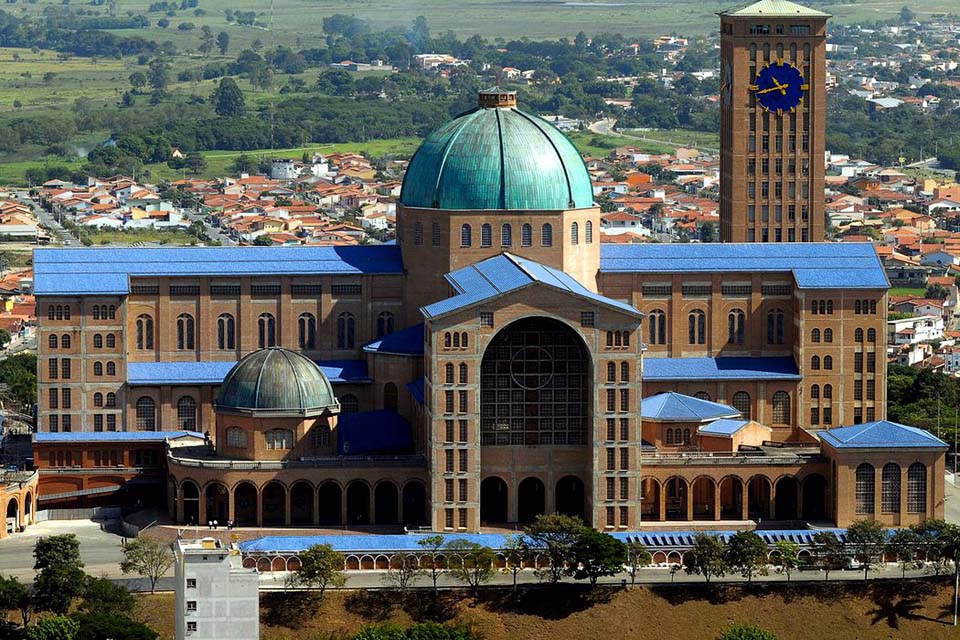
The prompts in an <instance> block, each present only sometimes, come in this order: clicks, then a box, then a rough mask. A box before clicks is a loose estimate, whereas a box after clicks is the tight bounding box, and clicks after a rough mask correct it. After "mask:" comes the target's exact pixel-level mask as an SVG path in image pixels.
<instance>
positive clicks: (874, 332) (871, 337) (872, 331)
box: [867, 329, 877, 342]
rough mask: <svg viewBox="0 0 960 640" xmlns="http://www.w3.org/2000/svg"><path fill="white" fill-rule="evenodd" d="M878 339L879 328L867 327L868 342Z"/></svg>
mask: <svg viewBox="0 0 960 640" xmlns="http://www.w3.org/2000/svg"><path fill="white" fill-rule="evenodd" d="M876 341H877V330H876V329H867V342H876Z"/></svg>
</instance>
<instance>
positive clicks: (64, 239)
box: [17, 191, 80, 247]
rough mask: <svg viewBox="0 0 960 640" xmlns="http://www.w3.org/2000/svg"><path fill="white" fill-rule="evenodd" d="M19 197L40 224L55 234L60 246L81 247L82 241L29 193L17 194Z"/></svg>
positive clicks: (21, 192)
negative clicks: (31, 210)
mask: <svg viewBox="0 0 960 640" xmlns="http://www.w3.org/2000/svg"><path fill="white" fill-rule="evenodd" d="M17 197H18V198H19V199H20V201H21V202H22V203H24V204H26V205H28V206H29V207H30V208H31V209H33V213H34V215H35V216H37V220H39V221H40V224H42V225H43V226H45V227H46V228H48V229H50V232H51V233H52V234H53V237H54V238H55V239H56V240H57V243H58V244H62V245H66V246H68V247H69V246H75V245H80V240H79V239H78V238H77V237H76V236H74V235H73V234H71V233H70V232H69V231H67V229H66V228H64V226H63V225H61V224H60V222H59V221H58V220H57V217H56V216H55V215H53V214H52V213H50V212H49V211H47V210H45V209H44V208H43V207H41V206H40V205H39V204H37V202H36V201H35V200H33V199H32V198H31V197H30V194H29V192H27V191H20V192H18V193H17Z"/></svg>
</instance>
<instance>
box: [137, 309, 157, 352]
mask: <svg viewBox="0 0 960 640" xmlns="http://www.w3.org/2000/svg"><path fill="white" fill-rule="evenodd" d="M136 330H137V349H153V317H151V316H148V315H146V314H144V315H141V316H137V326H136Z"/></svg>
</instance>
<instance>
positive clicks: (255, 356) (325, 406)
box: [216, 347, 340, 417]
mask: <svg viewBox="0 0 960 640" xmlns="http://www.w3.org/2000/svg"><path fill="white" fill-rule="evenodd" d="M216 408H217V411H219V412H224V413H243V414H250V415H270V416H277V417H281V416H315V415H320V414H323V413H337V412H339V410H340V404H339V403H338V402H337V398H336V396H334V395H333V387H331V386H330V381H329V380H327V376H325V375H324V374H323V371H321V370H320V367H318V366H317V364H316V363H315V362H313V361H312V360H310V359H309V358H307V357H305V356H303V355H301V354H299V353H296V352H295V351H290V350H288V349H282V348H280V347H271V348H269V349H261V350H259V351H254V352H253V353H251V354H250V355H248V356H247V357H245V358H243V359H242V360H240V362H238V363H237V364H235V365H234V366H233V368H232V369H230V372H229V373H228V374H227V377H226V378H224V380H223V384H222V385H220V393H219V395H218V396H217V403H216Z"/></svg>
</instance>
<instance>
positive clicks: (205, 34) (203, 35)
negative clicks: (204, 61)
mask: <svg viewBox="0 0 960 640" xmlns="http://www.w3.org/2000/svg"><path fill="white" fill-rule="evenodd" d="M213 42H214V38H213V30H212V29H211V28H210V26H209V25H206V24H205V25H203V26H202V27H200V46H199V47H197V50H198V51H199V52H200V53H202V54H203V55H204V56H205V57H206V56H209V55H210V52H211V51H213Z"/></svg>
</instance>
